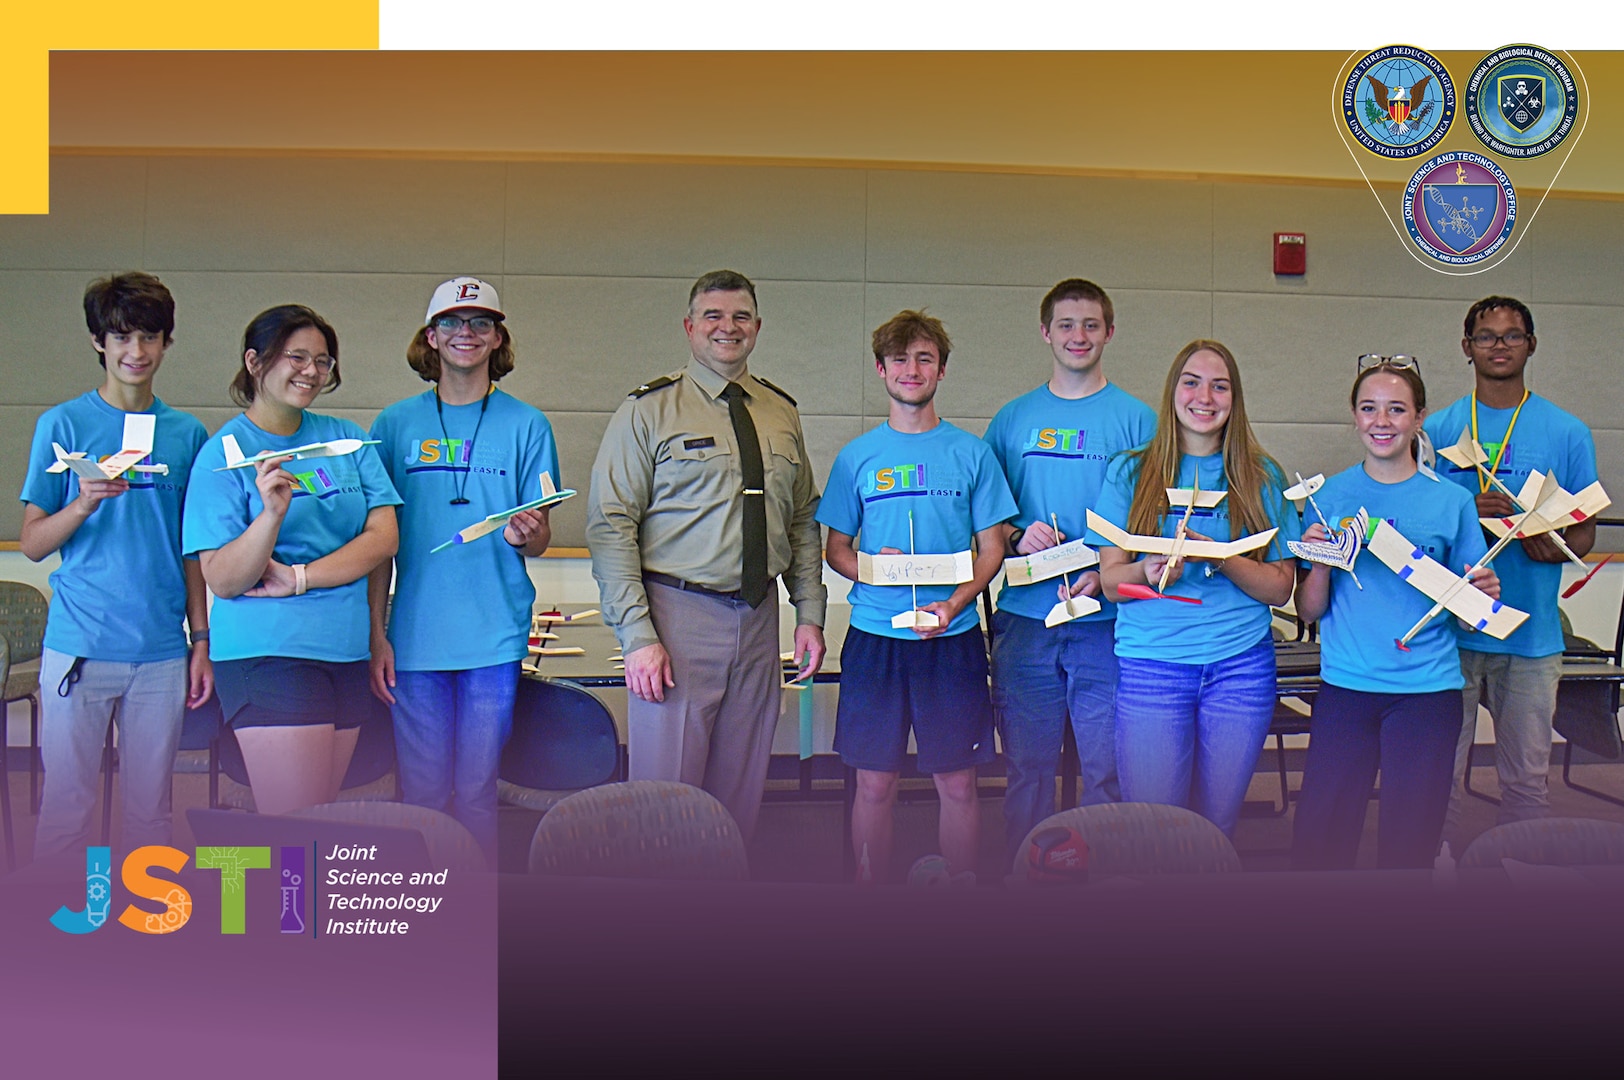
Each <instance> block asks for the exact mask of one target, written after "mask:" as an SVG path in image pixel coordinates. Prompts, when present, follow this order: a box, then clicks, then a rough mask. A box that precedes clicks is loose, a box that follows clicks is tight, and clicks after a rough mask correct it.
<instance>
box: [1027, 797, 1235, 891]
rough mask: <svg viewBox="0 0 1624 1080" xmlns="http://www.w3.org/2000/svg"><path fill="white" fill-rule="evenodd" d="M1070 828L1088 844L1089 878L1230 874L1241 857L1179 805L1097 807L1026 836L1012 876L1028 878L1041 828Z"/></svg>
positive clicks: (1049, 821) (1070, 813) (1052, 820)
mask: <svg viewBox="0 0 1624 1080" xmlns="http://www.w3.org/2000/svg"><path fill="white" fill-rule="evenodd" d="M1057 826H1058V827H1060V828H1066V829H1073V830H1075V831H1076V832H1077V834H1078V835H1080V836H1081V837H1082V838H1083V840H1084V842H1085V843H1087V844H1088V872H1089V875H1090V876H1091V877H1099V876H1102V875H1104V876H1109V875H1116V874H1228V873H1235V872H1237V871H1239V870H1240V869H1241V860H1240V856H1238V855H1236V854H1235V847H1234V845H1233V844H1231V843H1230V842H1229V837H1227V836H1225V835H1224V833H1223V830H1222V829H1220V828H1218V826H1216V825H1214V824H1213V823H1212V822H1210V821H1208V820H1207V819H1206V818H1204V817H1202V816H1201V815H1200V814H1197V813H1195V812H1194V811H1193V810H1186V809H1184V808H1183V807H1182V806H1162V805H1160V804H1159V803H1101V804H1099V805H1097V806H1079V807H1077V808H1076V809H1073V810H1063V811H1061V812H1060V813H1058V814H1055V815H1053V816H1052V817H1048V818H1045V819H1044V820H1043V821H1041V822H1039V823H1038V824H1037V825H1036V826H1035V827H1033V829H1032V831H1031V832H1029V833H1027V834H1026V840H1025V842H1023V843H1022V844H1021V847H1020V850H1019V851H1018V852H1017V853H1016V855H1015V864H1014V868H1013V869H1014V873H1015V875H1016V876H1017V877H1018V878H1022V879H1024V878H1025V877H1026V869H1027V860H1028V849H1029V848H1030V847H1031V846H1032V838H1033V837H1034V836H1036V835H1037V834H1038V833H1040V832H1042V831H1043V830H1045V829H1052V828H1055V827H1057Z"/></svg>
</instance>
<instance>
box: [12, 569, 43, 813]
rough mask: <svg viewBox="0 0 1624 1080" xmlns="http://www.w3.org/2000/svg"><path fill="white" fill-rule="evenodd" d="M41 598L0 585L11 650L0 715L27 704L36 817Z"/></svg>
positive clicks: (27, 589) (16, 585)
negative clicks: (9, 667) (19, 702)
mask: <svg viewBox="0 0 1624 1080" xmlns="http://www.w3.org/2000/svg"><path fill="white" fill-rule="evenodd" d="M49 606H50V605H49V604H48V603H47V601H46V599H45V594H44V593H42V592H40V591H39V590H38V589H36V588H34V586H32V585H26V584H24V583H23V582H21V581H0V637H4V638H5V639H6V643H7V644H8V645H10V646H11V670H10V673H9V674H8V675H7V677H6V678H5V679H4V680H3V681H0V686H3V687H4V691H3V693H4V700H3V701H0V715H4V710H7V709H9V708H10V707H11V703H12V702H13V701H22V700H23V699H25V698H26V699H27V700H28V809H29V813H32V814H37V813H39V658H40V652H41V650H42V649H43V648H44V647H45V613H46V610H47V609H48V608H49Z"/></svg>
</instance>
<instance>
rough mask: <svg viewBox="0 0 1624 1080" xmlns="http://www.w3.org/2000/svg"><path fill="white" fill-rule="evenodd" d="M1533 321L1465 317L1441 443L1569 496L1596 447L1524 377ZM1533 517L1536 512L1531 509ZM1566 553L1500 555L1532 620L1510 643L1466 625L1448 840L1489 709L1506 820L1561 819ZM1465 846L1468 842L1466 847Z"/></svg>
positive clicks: (1502, 502) (1511, 597)
mask: <svg viewBox="0 0 1624 1080" xmlns="http://www.w3.org/2000/svg"><path fill="white" fill-rule="evenodd" d="M1536 344H1537V342H1536V340H1535V338H1534V316H1533V315H1532V314H1531V313H1530V312H1529V310H1528V308H1527V307H1526V306H1525V305H1524V304H1523V303H1521V302H1520V301H1517V300H1513V299H1511V298H1510V297H1507V296H1490V297H1486V298H1485V299H1482V300H1479V301H1478V302H1477V303H1475V304H1473V305H1472V307H1471V310H1470V311H1468V312H1467V313H1466V336H1465V337H1464V338H1463V339H1462V340H1461V351H1462V352H1464V353H1465V354H1466V359H1467V361H1468V362H1469V363H1470V364H1471V365H1472V368H1473V372H1474V376H1475V383H1476V385H1475V386H1474V388H1473V390H1472V392H1471V393H1470V394H1468V395H1467V396H1465V397H1463V398H1461V399H1460V400H1459V401H1456V402H1455V403H1454V404H1452V405H1450V406H1449V407H1448V408H1445V409H1441V410H1439V411H1438V412H1436V413H1434V414H1433V415H1431V416H1429V417H1428V418H1427V421H1426V431H1427V434H1428V435H1429V436H1430V437H1431V438H1432V441H1433V444H1434V445H1437V446H1447V445H1451V444H1453V443H1454V442H1455V441H1456V440H1457V439H1459V438H1460V435H1461V432H1462V430H1466V431H1469V432H1471V434H1472V436H1473V437H1474V438H1476V439H1477V441H1478V443H1479V444H1480V445H1481V446H1482V447H1483V451H1484V453H1486V454H1487V455H1488V456H1489V464H1490V467H1491V468H1492V470H1493V471H1494V474H1495V475H1496V476H1497V477H1499V479H1500V481H1501V482H1502V483H1503V484H1504V485H1505V486H1506V487H1507V488H1509V489H1510V490H1512V491H1520V490H1521V489H1522V483H1523V481H1524V480H1526V479H1527V478H1528V474H1529V473H1530V472H1531V471H1534V470H1538V471H1539V472H1543V473H1554V474H1555V476H1556V479H1557V482H1558V483H1560V484H1561V485H1562V486H1563V487H1564V488H1565V489H1567V490H1568V491H1578V490H1579V489H1581V488H1583V487H1586V486H1588V485H1590V484H1592V483H1594V482H1595V481H1596V478H1597V477H1596V444H1595V441H1594V440H1593V439H1592V438H1591V436H1590V431H1589V430H1588V429H1587V428H1586V427H1585V426H1584V424H1583V423H1581V422H1580V421H1579V420H1578V419H1577V418H1576V417H1574V416H1573V415H1571V414H1569V413H1567V412H1564V411H1563V410H1561V409H1559V408H1557V407H1556V406H1555V405H1553V404H1551V402H1549V401H1547V400H1546V399H1545V398H1542V397H1540V396H1539V395H1537V394H1533V393H1530V392H1529V390H1528V388H1527V386H1526V385H1525V383H1524V378H1523V370H1524V368H1526V367H1527V365H1528V360H1529V358H1530V357H1531V356H1533V355H1534V348H1535V345H1536ZM1438 475H1439V476H1441V477H1443V478H1445V479H1448V480H1452V481H1454V482H1455V483H1457V484H1461V485H1462V486H1464V487H1466V488H1467V489H1469V490H1470V491H1471V492H1472V493H1473V494H1474V495H1475V496H1476V497H1477V512H1478V516H1479V517H1509V516H1512V515H1513V514H1514V513H1516V512H1517V510H1516V508H1515V507H1513V505H1512V502H1511V499H1510V498H1509V497H1507V496H1506V495H1505V494H1504V493H1503V492H1501V491H1499V490H1496V489H1495V488H1494V487H1492V486H1491V485H1490V484H1489V482H1488V480H1487V479H1486V478H1485V477H1483V476H1482V475H1481V474H1479V473H1478V472H1477V470H1476V469H1461V468H1457V467H1456V466H1454V465H1452V464H1450V463H1449V462H1447V461H1445V460H1443V459H1441V458H1440V459H1439V461H1438ZM1523 509H1527V507H1524V508H1523ZM1562 535H1563V538H1564V539H1565V540H1566V541H1567V545H1568V547H1569V548H1571V549H1572V550H1573V551H1574V553H1575V554H1578V555H1581V556H1582V555H1584V554H1585V553H1586V552H1588V551H1589V550H1590V548H1591V545H1592V544H1594V543H1595V540H1596V523H1595V520H1594V519H1592V520H1590V521H1586V522H1584V523H1582V524H1579V525H1570V526H1569V527H1568V528H1567V529H1565V530H1563V532H1562ZM1564 561H1565V557H1564V555H1563V553H1562V551H1561V549H1560V548H1558V547H1557V545H1556V543H1555V542H1554V541H1553V540H1552V539H1551V537H1550V536H1548V535H1547V536H1536V537H1531V538H1529V539H1527V540H1520V541H1518V542H1517V543H1514V544H1511V545H1508V546H1507V547H1506V549H1505V550H1504V551H1503V552H1502V553H1501V554H1500V555H1499V556H1498V557H1497V558H1496V559H1495V565H1494V569H1495V571H1496V573H1498V574H1499V575H1500V599H1501V600H1503V601H1504V602H1506V603H1507V604H1510V605H1511V606H1512V607H1515V608H1520V609H1521V610H1523V611H1526V612H1528V614H1529V617H1528V621H1527V622H1525V623H1524V624H1523V625H1522V626H1521V627H1519V628H1518V629H1517V630H1516V631H1515V632H1514V633H1512V634H1511V635H1510V636H1509V637H1507V638H1506V639H1505V640H1504V641H1497V640H1495V639H1494V638H1491V637H1488V636H1486V635H1484V634H1477V633H1472V632H1471V631H1468V630H1465V629H1459V630H1458V633H1459V635H1460V664H1461V671H1462V673H1463V674H1464V675H1465V676H1466V689H1465V692H1464V700H1465V711H1464V715H1463V717H1462V723H1461V734H1460V742H1459V744H1458V746H1457V748H1456V753H1455V786H1454V790H1453V793H1452V794H1451V796H1450V800H1449V817H1448V819H1447V821H1446V823H1445V826H1444V838H1445V839H1446V840H1451V841H1456V842H1458V841H1459V840H1460V839H1461V838H1460V836H1459V825H1460V805H1461V781H1462V778H1463V777H1464V776H1465V773H1466V761H1467V755H1468V754H1469V753H1470V752H1471V748H1472V739H1473V736H1474V735H1475V733H1476V731H1477V706H1478V702H1479V701H1480V700H1481V702H1482V703H1483V704H1484V705H1485V706H1487V708H1488V710H1489V712H1490V714H1491V715H1492V716H1493V717H1494V743H1495V764H1496V765H1497V766H1498V768H1499V773H1500V823H1501V824H1504V823H1505V822H1508V821H1521V820H1524V819H1526V818H1536V817H1544V816H1546V815H1547V814H1549V813H1550V803H1549V799H1548V796H1547V792H1546V782H1545V777H1546V772H1547V771H1548V770H1549V768H1550V763H1551V720H1552V717H1553V716H1554V714H1555V712H1556V687H1557V681H1558V679H1559V678H1560V675H1561V663H1562V627H1561V622H1560V617H1559V615H1558V612H1557V592H1558V590H1559V589H1560V587H1561V577H1562V565H1561V564H1562V563H1563V562H1564ZM1457 850H1458V843H1457Z"/></svg>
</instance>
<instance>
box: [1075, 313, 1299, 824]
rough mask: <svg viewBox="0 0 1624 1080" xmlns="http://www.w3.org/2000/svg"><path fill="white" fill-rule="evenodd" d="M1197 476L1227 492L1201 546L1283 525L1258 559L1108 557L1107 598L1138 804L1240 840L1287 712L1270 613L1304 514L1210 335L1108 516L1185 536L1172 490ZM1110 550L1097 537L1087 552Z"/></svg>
mask: <svg viewBox="0 0 1624 1080" xmlns="http://www.w3.org/2000/svg"><path fill="white" fill-rule="evenodd" d="M1198 482H1199V487H1200V490H1201V491H1202V492H1219V491H1222V492H1225V493H1226V494H1225V496H1224V498H1223V500H1222V501H1221V502H1219V503H1218V504H1217V506H1215V507H1199V506H1198V507H1197V508H1196V509H1194V510H1192V511H1191V513H1190V517H1189V519H1188V527H1187V530H1186V535H1187V536H1188V537H1189V538H1190V539H1194V540H1208V539H1211V540H1219V541H1228V540H1232V539H1238V538H1240V537H1242V536H1247V535H1250V534H1253V533H1258V532H1264V531H1266V530H1268V529H1279V530H1280V531H1279V532H1278V533H1277V534H1276V535H1275V536H1274V537H1273V539H1272V540H1271V542H1270V543H1269V544H1268V545H1266V546H1265V547H1264V548H1262V549H1260V550H1257V551H1253V552H1251V553H1249V554H1246V555H1237V556H1232V557H1230V558H1227V559H1222V560H1211V559H1197V558H1190V557H1186V558H1184V559H1182V560H1180V561H1178V562H1177V563H1175V564H1174V565H1173V567H1172V569H1170V570H1169V569H1168V568H1167V564H1168V558H1167V557H1166V556H1163V555H1149V556H1145V557H1136V556H1135V555H1134V554H1133V553H1132V552H1128V551H1123V550H1120V549H1118V548H1115V547H1108V546H1102V547H1101V549H1100V576H1101V579H1102V582H1103V584H1104V589H1105V593H1106V595H1107V596H1108V597H1110V599H1112V600H1114V601H1116V602H1118V604H1119V605H1120V606H1119V607H1118V609H1117V620H1116V654H1117V663H1118V668H1119V675H1118V681H1117V695H1116V750H1117V772H1118V775H1119V777H1120V779H1121V785H1122V798H1123V800H1124V801H1126V802H1153V803H1166V804H1171V805H1174V806H1187V807H1189V808H1191V809H1193V810H1195V811H1197V812H1198V813H1200V814H1201V815H1202V816H1204V817H1206V818H1207V819H1208V820H1209V821H1211V822H1212V823H1213V824H1215V825H1217V826H1218V827H1219V828H1220V829H1222V830H1223V831H1224V832H1225V833H1226V834H1229V833H1232V832H1233V831H1234V828H1235V819H1236V817H1237V815H1238V814H1239V813H1240V807H1241V803H1242V801H1243V800H1244V799H1245V797H1246V787H1247V784H1248V783H1250V782H1251V779H1252V769H1253V766H1254V765H1256V763H1257V756H1258V752H1259V751H1260V750H1261V749H1262V748H1263V738H1264V735H1265V733H1266V732H1267V731H1268V728H1269V721H1270V718H1271V717H1272V716H1273V714H1274V703H1275V664H1274V640H1273V636H1272V634H1271V632H1270V627H1271V623H1272V615H1271V612H1270V610H1269V609H1270V606H1271V605H1273V604H1283V603H1285V602H1286V599H1287V598H1288V597H1289V596H1290V595H1291V584H1292V568H1291V563H1290V561H1289V560H1290V555H1289V553H1288V552H1287V549H1286V542H1287V541H1288V540H1292V539H1295V538H1296V534H1297V515H1296V513H1295V512H1293V511H1292V510H1291V508H1290V507H1289V506H1288V505H1287V503H1286V499H1285V497H1284V495H1283V494H1282V489H1283V487H1284V481H1283V474H1282V473H1281V470H1280V467H1279V466H1278V465H1276V464H1275V462H1274V460H1273V459H1272V458H1270V457H1269V456H1268V455H1267V454H1266V453H1264V451H1263V448H1262V447H1261V446H1260V445H1259V444H1258V441H1257V437H1256V436H1255V435H1253V433H1252V428H1251V425H1250V424H1249V423H1248V422H1247V419H1246V399H1245V396H1244V395H1243V394H1242V392H1241V380H1240V370H1239V368H1238V366H1237V365H1236V363H1235V357H1234V354H1232V353H1231V352H1230V351H1229V350H1228V349H1227V348H1225V347H1224V346H1223V345H1221V344H1220V343H1218V342H1216V341H1205V340H1201V341H1192V342H1190V343H1189V344H1188V345H1186V346H1185V347H1184V348H1183V349H1181V350H1180V351H1179V354H1178V356H1176V357H1175V358H1174V360H1173V366H1172V368H1171V369H1169V371H1168V373H1167V382H1166V385H1165V386H1164V388H1163V390H1162V402H1161V409H1160V415H1159V420H1158V423H1157V428H1156V435H1155V437H1154V438H1153V439H1152V440H1151V441H1150V442H1149V443H1148V444H1147V445H1145V446H1142V447H1140V448H1139V449H1137V450H1134V451H1131V452H1130V453H1127V454H1124V455H1122V456H1121V457H1119V458H1117V459H1116V460H1115V461H1113V462H1112V463H1111V466H1110V468H1109V470H1108V471H1107V473H1106V479H1105V487H1104V489H1103V490H1102V492H1101V495H1100V503H1099V505H1098V506H1097V507H1096V508H1095V512H1096V513H1097V514H1098V515H1099V516H1100V517H1102V518H1105V519H1106V520H1108V521H1110V522H1112V523H1113V524H1115V525H1117V526H1118V527H1120V528H1124V529H1126V530H1127V531H1128V532H1129V533H1133V534H1137V535H1140V536H1165V537H1171V536H1173V535H1175V533H1176V531H1177V529H1178V526H1179V524H1180V522H1181V521H1183V520H1184V519H1185V507H1184V506H1173V505H1170V500H1169V498H1168V495H1167V489H1168V488H1186V489H1188V488H1193V487H1195V486H1197V483H1198ZM1102 541H1103V537H1101V536H1100V535H1099V534H1097V533H1095V532H1093V531H1092V530H1091V531H1090V534H1089V543H1091V544H1093V543H1100V542H1102ZM1164 572H1165V578H1166V585H1165V590H1164V591H1163V592H1162V593H1157V592H1156V591H1155V590H1157V589H1158V587H1160V586H1161V585H1162V582H1163V577H1164ZM1134 593H1137V594H1138V595H1137V597H1136V596H1135V595H1132V594H1134ZM1147 593H1148V594H1149V595H1146V594H1147Z"/></svg>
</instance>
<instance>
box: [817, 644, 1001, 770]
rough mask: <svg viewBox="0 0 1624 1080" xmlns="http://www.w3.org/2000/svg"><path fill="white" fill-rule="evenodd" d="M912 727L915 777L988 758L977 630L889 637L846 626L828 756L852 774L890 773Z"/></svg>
mask: <svg viewBox="0 0 1624 1080" xmlns="http://www.w3.org/2000/svg"><path fill="white" fill-rule="evenodd" d="M910 727H912V728H913V733H914V744H915V746H916V747H917V749H918V753H919V757H918V767H919V771H920V772H922V773H948V772H958V771H959V770H961V769H969V768H974V767H975V766H977V765H985V764H987V763H988V762H990V761H992V760H993V757H994V756H995V755H994V752H993V742H992V731H993V721H992V702H991V699H990V698H989V697H988V693H987V646H986V641H985V639H984V638H982V636H981V628H980V627H979V626H978V627H976V628H975V629H973V630H969V631H966V632H965V633H962V634H954V635H952V636H951V637H937V638H912V637H909V638H892V637H882V636H880V635H878V634H870V633H868V632H867V631H864V630H859V629H857V628H856V627H852V628H851V630H849V631H848V632H847V634H846V643H845V645H844V646H842V647H841V650H840V705H839V708H838V709H837V711H836V713H835V752H836V753H838V754H839V755H840V760H841V761H843V762H845V763H846V764H847V765H849V766H851V767H852V768H854V769H868V770H871V771H874V772H897V771H899V770H901V768H902V766H903V763H904V761H905V760H906V758H907V756H908V729H909V728H910Z"/></svg>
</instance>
